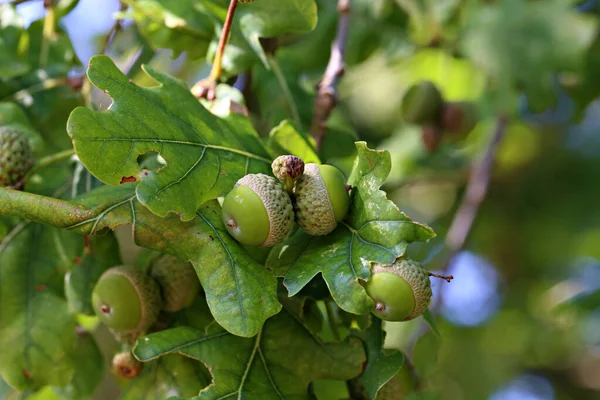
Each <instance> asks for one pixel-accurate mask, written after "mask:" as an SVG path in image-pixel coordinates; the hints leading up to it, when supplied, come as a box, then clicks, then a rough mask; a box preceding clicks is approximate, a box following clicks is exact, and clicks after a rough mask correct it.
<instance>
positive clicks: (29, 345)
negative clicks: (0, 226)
mask: <svg viewBox="0 0 600 400" xmlns="http://www.w3.org/2000/svg"><path fill="white" fill-rule="evenodd" d="M56 231H57V230H56V229H54V228H49V227H45V226H42V225H40V224H34V223H29V222H24V223H21V224H19V225H17V226H16V227H15V228H14V229H13V230H12V231H11V232H10V233H9V235H8V236H7V237H6V238H4V240H3V241H2V242H1V243H0V265H1V266H2V268H0V348H1V349H2V356H1V357H0V374H1V375H2V377H3V379H4V380H5V381H6V382H8V384H9V385H11V386H12V387H14V388H16V389H18V390H20V391H23V390H25V389H33V388H38V387H41V386H44V385H55V386H65V385H67V384H68V383H69V382H70V380H71V378H72V376H73V374H74V372H75V364H74V360H73V357H74V351H75V343H76V336H75V319H74V317H73V315H72V314H71V313H69V310H68V307H67V303H66V302H65V301H64V300H63V299H62V298H60V297H58V296H57V295H55V294H54V293H52V291H51V290H50V288H48V287H47V286H46V285H48V284H49V283H50V280H51V279H52V277H53V276H54V272H55V270H56V268H57V266H56V265H55V263H60V262H61V261H62V260H61V258H60V257H58V256H57V255H56V254H55V253H54V252H55V251H56V247H57V246H56V244H53V241H56V240H58V239H57V238H56V237H55V236H54V233H55V232H56ZM59 247H60V246H59ZM60 250H61V251H65V249H64V248H61V249H60ZM66 254H68V252H65V255H66Z"/></svg>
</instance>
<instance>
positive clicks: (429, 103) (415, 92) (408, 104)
mask: <svg viewBox="0 0 600 400" xmlns="http://www.w3.org/2000/svg"><path fill="white" fill-rule="evenodd" d="M443 106H444V99H443V98H442V93H441V92H440V90H439V89H438V88H437V86H435V84H434V83H433V82H429V81H423V82H419V83H417V84H415V85H413V86H411V87H410V88H409V89H408V90H407V91H406V93H405V94H404V97H403V99H402V106H401V112H402V118H404V121H406V122H407V123H409V124H415V125H424V124H432V123H436V122H437V121H438V120H439V119H440V115H441V112H442V108H443Z"/></svg>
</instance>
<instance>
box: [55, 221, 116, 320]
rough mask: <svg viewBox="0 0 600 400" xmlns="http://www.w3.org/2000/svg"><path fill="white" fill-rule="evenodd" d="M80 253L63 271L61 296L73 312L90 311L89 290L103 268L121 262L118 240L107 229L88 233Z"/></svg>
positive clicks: (91, 310)
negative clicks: (63, 282) (70, 266)
mask: <svg viewBox="0 0 600 400" xmlns="http://www.w3.org/2000/svg"><path fill="white" fill-rule="evenodd" d="M88 241H89V243H88V245H87V246H86V248H85V249H84V251H82V254H81V257H79V258H78V259H77V260H76V263H75V265H73V267H72V268H71V270H70V271H69V272H67V273H66V274H65V297H66V298H67V302H68V303H69V309H70V310H71V312H73V313H79V314H87V315H94V309H93V308H92V291H93V290H94V286H95V285H96V282H97V281H98V278H100V275H102V273H104V271H106V270H107V269H109V268H111V267H114V266H115V265H120V264H121V257H120V254H119V243H118V242H117V239H116V238H115V236H114V235H113V234H112V232H111V233H109V234H106V235H103V236H93V237H88Z"/></svg>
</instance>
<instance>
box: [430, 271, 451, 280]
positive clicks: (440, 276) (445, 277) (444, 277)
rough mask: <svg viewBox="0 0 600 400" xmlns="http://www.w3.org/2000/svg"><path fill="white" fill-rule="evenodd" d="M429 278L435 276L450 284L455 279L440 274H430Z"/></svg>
mask: <svg viewBox="0 0 600 400" xmlns="http://www.w3.org/2000/svg"><path fill="white" fill-rule="evenodd" d="M429 276H433V277H434V278H439V279H443V280H445V281H446V282H448V283H450V281H451V280H452V279H454V276H452V275H440V274H434V273H433V272H430V273H429Z"/></svg>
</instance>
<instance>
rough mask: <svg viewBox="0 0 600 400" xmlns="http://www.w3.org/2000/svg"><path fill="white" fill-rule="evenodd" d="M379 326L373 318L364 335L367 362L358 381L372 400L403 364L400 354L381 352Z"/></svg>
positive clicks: (381, 339) (381, 335)
mask: <svg viewBox="0 0 600 400" xmlns="http://www.w3.org/2000/svg"><path fill="white" fill-rule="evenodd" d="M381 325H382V324H381V320H380V319H379V318H373V322H372V325H371V326H370V327H369V329H368V330H367V331H366V332H365V335H364V339H365V348H366V351H367V358H368V362H367V366H366V367H365V370H364V371H363V373H362V375H361V376H360V381H361V383H362V384H363V386H364V388H365V390H366V391H367V393H368V394H369V396H370V398H371V399H373V400H375V399H377V393H378V392H379V390H380V389H381V388H382V387H383V386H384V385H385V384H386V383H387V382H388V381H389V380H390V379H392V377H393V376H394V375H396V373H397V372H398V371H399V370H400V368H402V366H403V365H404V363H405V357H404V354H402V352H400V351H389V352H385V351H384V350H383V340H384V337H385V332H384V331H383V330H382V328H381Z"/></svg>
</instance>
